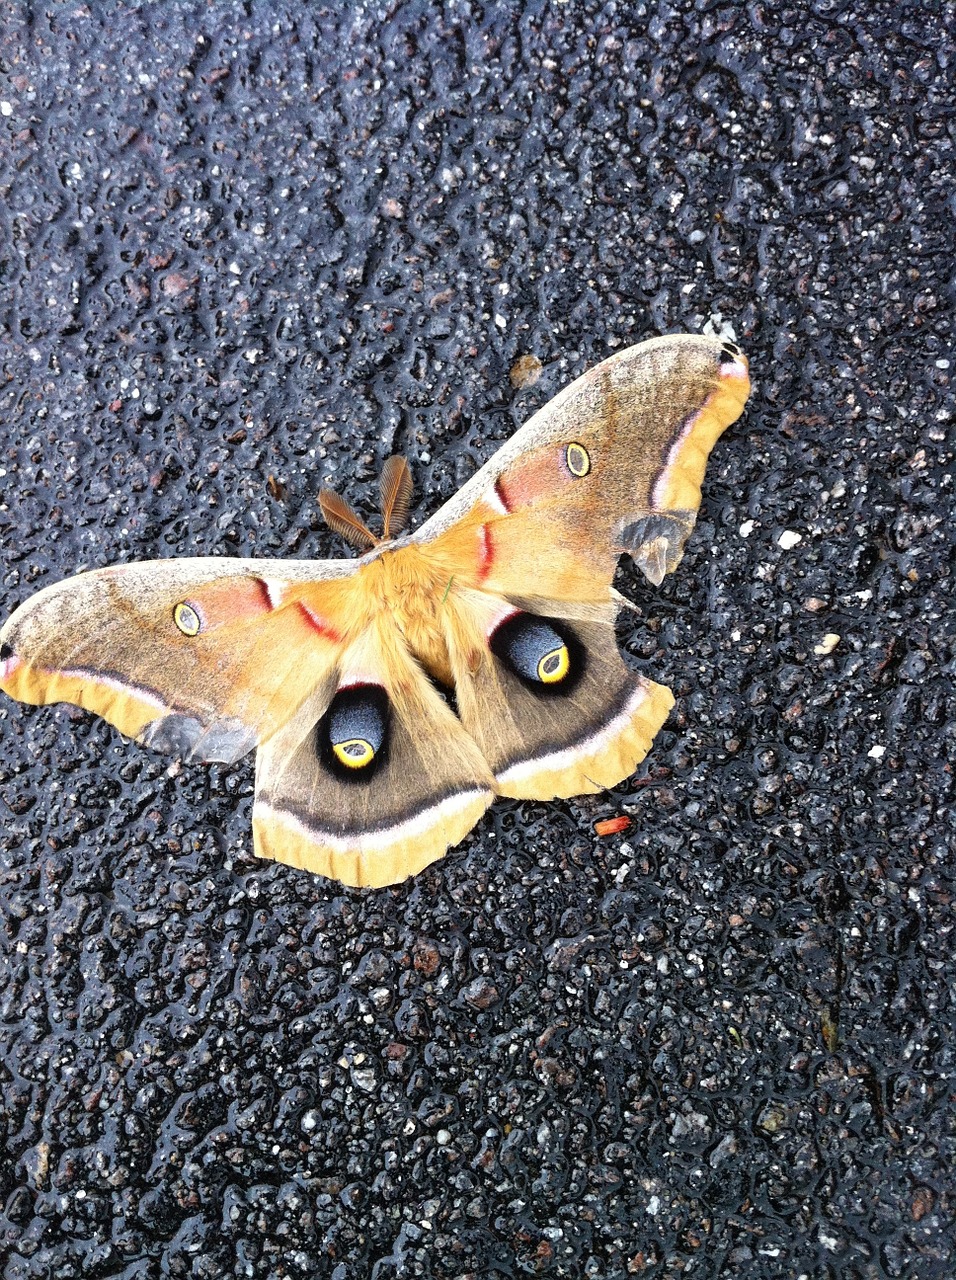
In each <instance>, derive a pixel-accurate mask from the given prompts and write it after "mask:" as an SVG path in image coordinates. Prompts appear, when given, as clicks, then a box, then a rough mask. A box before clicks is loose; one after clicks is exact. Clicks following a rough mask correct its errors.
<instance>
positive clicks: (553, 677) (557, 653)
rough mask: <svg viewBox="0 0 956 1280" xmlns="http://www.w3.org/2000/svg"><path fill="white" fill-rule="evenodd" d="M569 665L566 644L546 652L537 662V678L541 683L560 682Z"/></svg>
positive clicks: (569, 660) (569, 658) (569, 656)
mask: <svg viewBox="0 0 956 1280" xmlns="http://www.w3.org/2000/svg"><path fill="white" fill-rule="evenodd" d="M570 666H571V655H570V653H568V646H567V645H566V644H562V645H560V646H559V647H558V648H556V649H552V650H551V652H550V653H546V654H545V655H544V657H543V658H542V659H541V661H540V662H539V663H538V679H539V680H540V681H541V683H542V684H560V682H561V681H562V680H563V679H564V677H565V676H566V675H567V674H568V669H569V668H570Z"/></svg>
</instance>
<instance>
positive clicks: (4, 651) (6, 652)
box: [0, 641, 13, 662]
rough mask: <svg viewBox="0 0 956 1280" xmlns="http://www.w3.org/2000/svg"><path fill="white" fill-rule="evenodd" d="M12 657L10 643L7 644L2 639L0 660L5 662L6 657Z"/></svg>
mask: <svg viewBox="0 0 956 1280" xmlns="http://www.w3.org/2000/svg"><path fill="white" fill-rule="evenodd" d="M12 657H13V647H12V645H9V644H7V642H6V641H4V642H3V644H0V662H6V660H7V658H12Z"/></svg>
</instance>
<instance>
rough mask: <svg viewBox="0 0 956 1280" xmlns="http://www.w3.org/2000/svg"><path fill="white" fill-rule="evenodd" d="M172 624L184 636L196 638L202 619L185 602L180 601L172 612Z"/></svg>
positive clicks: (200, 628)
mask: <svg viewBox="0 0 956 1280" xmlns="http://www.w3.org/2000/svg"><path fill="white" fill-rule="evenodd" d="M173 622H175V624H176V626H177V627H178V628H179V629H180V631H181V632H182V633H183V635H184V636H198V635H199V632H200V631H201V630H202V619H201V618H200V616H199V614H198V613H197V612H196V610H195V609H194V608H193V607H192V605H191V604H187V602H186V601H185V600H181V601H180V603H179V604H178V605H176V607H175V609H174V610H173Z"/></svg>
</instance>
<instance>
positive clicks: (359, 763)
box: [332, 738, 375, 769]
mask: <svg viewBox="0 0 956 1280" xmlns="http://www.w3.org/2000/svg"><path fill="white" fill-rule="evenodd" d="M332 750H333V752H334V753H335V758H336V760H338V762H339V764H344V765H345V767H346V769H364V768H365V766H366V765H367V764H371V763H372V761H373V760H374V759H375V748H374V747H373V746H372V744H371V743H370V742H367V741H366V740H365V738H345V739H344V740H343V741H342V742H333V743H332Z"/></svg>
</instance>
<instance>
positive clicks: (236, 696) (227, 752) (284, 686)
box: [0, 557, 355, 761]
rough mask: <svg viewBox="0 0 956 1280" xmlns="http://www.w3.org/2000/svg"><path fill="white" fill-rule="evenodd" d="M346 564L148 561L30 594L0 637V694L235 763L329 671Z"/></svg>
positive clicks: (350, 569) (347, 596) (344, 599)
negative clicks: (82, 713) (64, 705)
mask: <svg viewBox="0 0 956 1280" xmlns="http://www.w3.org/2000/svg"><path fill="white" fill-rule="evenodd" d="M354 566H355V562H354V561H311V562H309V561H291V560H285V561H279V560H277V561H268V560H259V561H248V560H242V561H239V560H228V559H223V558H219V557H208V558H197V559H184V560H158V561H151V562H143V563H138V564H130V565H123V566H118V567H115V568H109V569H99V570H94V571H92V572H89V573H83V574H80V575H78V576H77V577H75V578H71V579H67V580H66V581H64V582H60V583H57V584H55V585H53V586H50V587H47V588H46V589H45V590H43V591H40V592H38V593H37V594H36V595H35V596H33V597H32V598H31V599H30V600H28V601H27V602H26V603H25V604H23V605H22V606H21V607H20V608H19V609H17V610H16V611H15V612H14V614H13V615H12V616H11V617H10V618H9V620H8V621H7V622H6V624H5V625H4V627H3V629H2V631H0V688H2V689H3V690H4V691H5V692H6V693H8V694H10V695H11V696H12V697H15V698H19V699H20V700H21V701H24V702H32V703H49V702H72V703H75V704H76V705H77V706H80V707H84V708H86V709H87V710H89V711H93V712H95V713H96V714H98V715H100V716H102V717H103V718H104V719H106V720H108V721H109V722H110V723H111V724H113V725H115V726H116V728H118V729H119V730H120V732H121V733H124V734H126V735H127V736H129V737H132V738H137V739H139V740H140V741H142V742H144V743H146V744H147V745H149V746H152V747H154V748H156V749H158V750H165V751H171V752H174V753H176V754H179V755H182V756H184V757H186V758H189V759H197V760H219V761H232V760H236V759H238V758H239V757H240V756H243V755H245V754H246V752H248V751H250V750H251V749H252V748H253V747H254V746H255V745H256V743H257V742H260V741H263V740H265V739H266V738H268V737H270V736H271V735H272V734H273V733H275V731H276V730H277V729H278V727H279V726H280V725H281V724H283V723H284V722H285V721H286V720H288V719H289V717H290V716H291V715H293V713H294V712H295V711H296V709H297V708H298V706H299V705H300V704H301V703H302V702H303V701H304V700H305V698H306V697H307V696H308V695H309V693H310V692H311V691H312V690H313V689H314V688H315V687H316V686H317V685H319V684H321V683H322V681H323V679H324V678H326V677H327V675H328V674H329V672H331V671H333V670H334V669H335V667H336V665H337V662H338V658H339V655H340V653H341V650H342V646H343V642H344V637H345V636H346V634H347V631H348V627H349V612H350V600H351V591H352V574H353V573H354Z"/></svg>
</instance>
